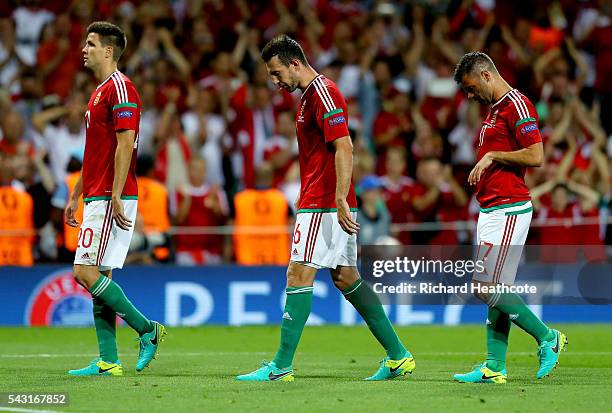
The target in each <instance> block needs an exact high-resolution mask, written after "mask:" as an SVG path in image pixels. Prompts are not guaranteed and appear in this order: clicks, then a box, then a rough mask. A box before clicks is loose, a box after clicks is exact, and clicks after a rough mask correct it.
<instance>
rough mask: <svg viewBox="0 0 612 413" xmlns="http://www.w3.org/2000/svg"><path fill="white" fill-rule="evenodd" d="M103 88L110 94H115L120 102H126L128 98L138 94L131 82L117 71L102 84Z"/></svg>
mask: <svg viewBox="0 0 612 413" xmlns="http://www.w3.org/2000/svg"><path fill="white" fill-rule="evenodd" d="M104 87H105V88H107V89H108V90H109V91H110V92H111V93H116V94H117V97H118V99H119V100H121V101H127V100H128V99H129V97H130V96H132V95H134V94H136V95H137V94H138V91H137V90H136V86H135V85H134V83H132V80H131V79H130V78H129V77H127V76H126V75H124V74H123V73H121V72H120V71H118V70H117V71H115V72H113V73H112V74H111V75H110V76H109V78H108V80H107V81H106V82H105V83H104Z"/></svg>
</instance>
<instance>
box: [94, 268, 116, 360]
mask: <svg viewBox="0 0 612 413" xmlns="http://www.w3.org/2000/svg"><path fill="white" fill-rule="evenodd" d="M100 272H101V273H102V275H104V276H105V277H108V278H110V279H112V277H113V272H112V270H105V271H100ZM93 316H94V326H95V327H96V336H97V337H98V350H99V352H100V358H101V359H102V360H104V361H106V362H108V363H116V362H117V360H118V358H119V357H118V355H117V313H115V311H114V310H113V309H112V308H110V307H109V306H108V305H106V304H104V303H103V302H102V301H101V300H100V299H99V298H96V297H93Z"/></svg>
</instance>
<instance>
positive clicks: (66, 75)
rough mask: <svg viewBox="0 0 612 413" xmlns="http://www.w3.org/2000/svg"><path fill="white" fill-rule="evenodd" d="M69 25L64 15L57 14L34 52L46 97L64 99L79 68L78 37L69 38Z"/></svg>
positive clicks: (70, 24) (80, 56)
mask: <svg viewBox="0 0 612 413" xmlns="http://www.w3.org/2000/svg"><path fill="white" fill-rule="evenodd" d="M71 28H72V23H71V21H70V16H69V15H68V14H60V15H59V16H57V18H56V19H55V20H54V21H53V22H51V23H49V24H48V25H47V26H45V29H44V30H43V33H42V40H41V44H40V48H39V49H38V57H37V67H38V69H39V74H40V76H41V78H42V80H43V85H44V91H45V94H46V95H53V94H55V95H57V96H59V97H60V98H62V99H63V98H65V97H66V96H68V94H69V93H70V91H71V90H72V87H73V84H74V78H75V76H76V73H77V72H78V70H79V69H80V68H81V66H82V65H83V53H82V52H81V47H79V46H78V45H79V43H77V42H78V41H79V40H80V37H81V34H80V33H79V34H77V35H76V36H74V35H73V36H71Z"/></svg>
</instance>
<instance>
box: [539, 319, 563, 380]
mask: <svg viewBox="0 0 612 413" xmlns="http://www.w3.org/2000/svg"><path fill="white" fill-rule="evenodd" d="M553 332H554V333H555V337H554V338H553V339H552V340H550V341H542V343H540V347H539V348H538V360H540V368H539V369H538V372H537V373H536V378H538V379H541V378H544V377H546V376H548V375H549V374H550V372H551V371H552V370H553V369H554V368H555V367H557V364H559V355H560V354H561V352H562V351H563V350H567V336H566V335H565V334H563V333H562V332H560V331H558V330H553Z"/></svg>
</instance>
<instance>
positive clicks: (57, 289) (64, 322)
mask: <svg viewBox="0 0 612 413" xmlns="http://www.w3.org/2000/svg"><path fill="white" fill-rule="evenodd" d="M24 321H25V324H27V325H31V326H51V325H56V326H57V325H61V326H87V325H91V324H93V317H92V302H91V294H89V292H88V291H87V290H86V289H85V288H83V287H82V286H80V285H79V284H77V282H76V281H75V280H74V277H73V275H72V271H71V270H70V269H62V270H60V271H56V272H54V273H52V274H50V275H49V276H47V277H45V278H44V279H43V280H42V281H40V282H39V283H38V285H37V286H36V287H35V288H34V289H33V291H32V294H31V295H30V298H29V299H28V305H27V307H26V312H25V320H24Z"/></svg>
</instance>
